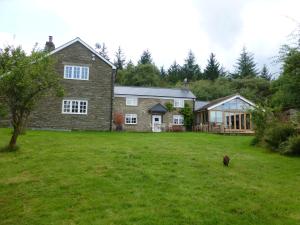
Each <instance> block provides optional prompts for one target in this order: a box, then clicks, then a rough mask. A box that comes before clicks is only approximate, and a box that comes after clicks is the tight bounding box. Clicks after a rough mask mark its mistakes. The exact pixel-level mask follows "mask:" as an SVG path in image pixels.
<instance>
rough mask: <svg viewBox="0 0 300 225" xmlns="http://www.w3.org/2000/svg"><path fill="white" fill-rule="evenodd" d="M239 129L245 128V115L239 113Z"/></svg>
mask: <svg viewBox="0 0 300 225" xmlns="http://www.w3.org/2000/svg"><path fill="white" fill-rule="evenodd" d="M241 129H245V115H244V114H241Z"/></svg>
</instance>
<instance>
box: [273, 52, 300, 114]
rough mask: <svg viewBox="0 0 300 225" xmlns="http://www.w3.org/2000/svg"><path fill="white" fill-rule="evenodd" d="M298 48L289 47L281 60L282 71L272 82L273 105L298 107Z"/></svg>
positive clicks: (299, 71)
mask: <svg viewBox="0 0 300 225" xmlns="http://www.w3.org/2000/svg"><path fill="white" fill-rule="evenodd" d="M299 87H300V50H299V49H296V48H294V49H290V50H289V52H288V53H287V55H286V57H285V58H284V61H283V72H282V74H281V75H280V76H279V78H278V79H277V80H276V81H275V82H274V83H273V90H274V92H275V94H274V95H273V104H274V106H280V107H281V108H283V109H289V108H297V109H300V97H299V96H300V88H299Z"/></svg>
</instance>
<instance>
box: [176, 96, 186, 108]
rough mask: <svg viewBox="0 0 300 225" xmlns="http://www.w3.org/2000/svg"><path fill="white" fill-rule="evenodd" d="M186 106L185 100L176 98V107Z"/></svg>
mask: <svg viewBox="0 0 300 225" xmlns="http://www.w3.org/2000/svg"><path fill="white" fill-rule="evenodd" d="M183 107H184V100H183V99H180V98H175V99H174V108H183Z"/></svg>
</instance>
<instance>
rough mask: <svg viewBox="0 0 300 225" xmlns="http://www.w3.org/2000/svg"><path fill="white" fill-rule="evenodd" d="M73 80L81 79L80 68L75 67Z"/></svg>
mask: <svg viewBox="0 0 300 225" xmlns="http://www.w3.org/2000/svg"><path fill="white" fill-rule="evenodd" d="M73 78H74V79H79V78H80V67H79V66H74V72H73Z"/></svg>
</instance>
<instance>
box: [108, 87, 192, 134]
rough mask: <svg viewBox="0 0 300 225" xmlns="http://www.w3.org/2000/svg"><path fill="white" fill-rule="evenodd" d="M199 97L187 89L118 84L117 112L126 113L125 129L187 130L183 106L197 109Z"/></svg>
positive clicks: (154, 130) (116, 90)
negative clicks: (196, 101)
mask: <svg viewBox="0 0 300 225" xmlns="http://www.w3.org/2000/svg"><path fill="white" fill-rule="evenodd" d="M195 99H196V97H195V95H194V94H193V93H192V92H191V91H189V90H187V89H175V88H155V87H126V86H115V89H114V105H113V112H114V116H116V114H121V115H122V116H123V117H124V125H123V128H124V129H125V130H130V131H153V132H161V131H169V130H170V131H172V130H173V131H174V130H176V131H177V130H184V126H183V115H181V114H180V110H181V109H182V108H183V107H184V105H185V104H189V105H190V107H191V108H192V109H193V107H194V101H195ZM168 105H169V106H168ZM170 106H171V107H170Z"/></svg>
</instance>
